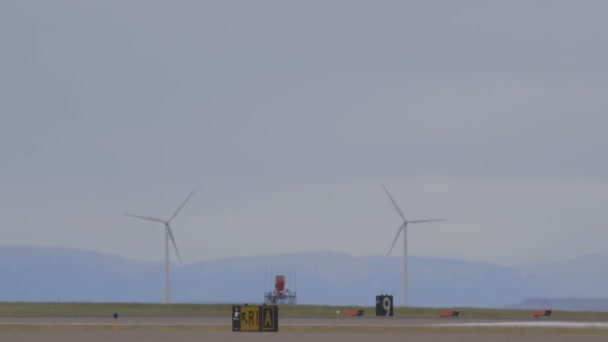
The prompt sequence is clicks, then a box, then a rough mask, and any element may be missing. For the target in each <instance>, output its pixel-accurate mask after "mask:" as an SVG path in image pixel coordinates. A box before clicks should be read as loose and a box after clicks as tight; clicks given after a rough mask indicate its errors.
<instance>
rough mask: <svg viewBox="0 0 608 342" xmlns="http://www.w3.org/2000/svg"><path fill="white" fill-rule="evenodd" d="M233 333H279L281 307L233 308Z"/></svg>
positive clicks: (237, 306)
mask: <svg viewBox="0 0 608 342" xmlns="http://www.w3.org/2000/svg"><path fill="white" fill-rule="evenodd" d="M232 331H279V307H278V306H276V305H270V306H267V305H263V306H248V305H235V306H233V307H232Z"/></svg>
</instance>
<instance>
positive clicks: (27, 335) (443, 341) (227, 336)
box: [0, 331, 606, 342]
mask: <svg viewBox="0 0 608 342" xmlns="http://www.w3.org/2000/svg"><path fill="white" fill-rule="evenodd" d="M0 339H1V340H2V341H10V342H13V341H14V342H33V341H45V342H60V341H61V342H71V341H74V342H76V341H78V342H81V341H90V342H107V341H116V342H122V341H125V342H127V341H145V342H161V341H180V342H189V341H192V342H194V341H197V342H200V341H226V342H233V341H234V342H238V341H247V342H274V341H281V342H283V341H294V342H300V341H302V342H304V341H321V342H330V341H331V342H371V341H383V342H393V341H395V342H396V341H399V342H403V341H408V342H410V341H411V342H482V341H492V342H513V341H517V342H545V341H546V342H566V341H584V342H595V341H598V342H599V341H606V336H597V335H576V336H572V335H538V334H524V335H513V334H508V333H493V334H491V335H488V334H479V333H457V334H453V333H338V332H328V333H315V332H306V333H298V332H278V333H231V332H145V331H137V332H118V333H114V332H101V331H98V332H3V333H0Z"/></svg>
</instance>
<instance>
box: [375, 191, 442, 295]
mask: <svg viewBox="0 0 608 342" xmlns="http://www.w3.org/2000/svg"><path fill="white" fill-rule="evenodd" d="M382 187H383V188H384V192H386V195H387V196H388V198H389V199H390V200H391V202H392V203H393V205H394V206H395V209H396V210H397V212H398V213H399V216H401V219H403V223H402V224H401V226H399V229H398V230H397V235H395V239H394V240H393V244H392V245H391V248H390V249H389V250H388V253H387V254H386V256H389V255H391V252H392V251H393V248H394V247H395V244H396V243H397V239H399V234H401V232H403V306H407V225H408V224H410V223H411V224H415V223H425V222H438V221H445V219H427V220H408V219H406V218H405V215H403V211H401V208H399V206H398V205H397V202H395V199H394V198H393V196H391V194H390V192H388V189H387V188H386V186H384V185H382Z"/></svg>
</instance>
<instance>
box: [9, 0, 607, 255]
mask: <svg viewBox="0 0 608 342" xmlns="http://www.w3.org/2000/svg"><path fill="white" fill-rule="evenodd" d="M606 13H608V2H606V1H599V0H598V1H591V0H589V1H553V0H552V1H528V0H526V1H485V0H484V1H428V0H425V1H352V0H348V1H346V0H345V1H337V0H332V1H325V0H324V1H168V0H167V1H149V0H145V1H144V0H140V1H135V0H132V1H123V0H106V1H82V0H74V1H64V0H57V1H44V0H40V1H27V0H24V1H16V0H15V1H12V0H6V1H1V2H0V120H1V121H0V215H1V216H2V221H1V223H0V241H1V242H0V244H2V245H38V246H68V247H75V248H85V249H93V250H96V251H100V252H103V253H109V254H115V255H121V256H127V257H134V258H139V259H145V260H160V259H161V258H162V256H163V252H162V246H163V231H162V226H160V225H157V224H154V223H148V222H144V221H141V222H140V221H138V220H135V219H131V218H128V217H125V216H124V215H123V214H122V213H123V212H134V213H137V214H143V215H156V216H164V217H168V216H170V215H171V213H172V212H173V210H174V209H175V208H176V206H177V205H178V204H179V203H180V202H181V201H182V200H183V199H184V198H185V197H186V195H187V194H188V192H189V191H191V190H192V189H196V190H197V193H196V195H195V196H194V197H193V198H192V200H191V202H190V203H188V205H187V206H186V207H185V208H184V210H183V211H182V213H181V214H180V216H178V218H177V219H176V220H175V221H174V224H173V225H174V226H173V228H174V233H175V237H176V240H177V243H178V245H179V247H180V251H181V253H182V257H183V259H184V262H186V263H191V262H196V261H200V260H208V259H214V258H222V257H229V256H246V255H257V254H275V253H283V252H292V251H307V250H320V249H331V250H336V251H342V252H347V253H350V254H354V255H370V254H384V253H386V251H387V250H388V247H389V246H390V243H391V241H392V239H393V236H394V234H395V232H396V230H397V228H398V226H399V225H400V220H399V217H398V216H397V214H396V212H395V211H394V209H393V208H392V206H391V204H390V202H389V200H388V199H387V198H386V196H385V194H384V192H383V190H382V184H383V183H384V184H386V185H387V186H388V187H389V189H390V190H391V192H392V193H393V196H394V197H395V199H396V200H397V202H398V203H399V204H400V205H401V207H402V208H403V210H404V211H405V213H406V215H407V216H408V217H409V218H412V219H419V218H429V217H445V218H448V219H449V221H447V222H442V223H433V224H426V225H417V226H412V227H411V228H410V235H409V241H410V252H411V254H414V255H425V256H441V257H454V258H461V259H466V260H478V261H490V262H497V263H501V264H507V265H511V264H518V263H528V262H536V261H542V260H556V259H564V258H569V257H575V256H580V255H585V254H589V253H608V250H607V248H606V244H605V241H607V240H608V229H606V228H608V227H607V224H606V222H608V210H606V205H608V201H607V200H608V178H607V177H608V176H607V175H608V173H607V171H608V161H607V158H606V157H605V151H604V149H605V146H607V143H608V135H607V134H606V128H607V126H608V118H607V116H606V109H607V108H608V92H607V90H608V34H607V33H608V22H607V21H606V20H605V17H606ZM399 246H400V245H399ZM399 246H398V248H396V250H395V252H396V253H395V254H396V255H399V254H400V253H401V248H400V247H399Z"/></svg>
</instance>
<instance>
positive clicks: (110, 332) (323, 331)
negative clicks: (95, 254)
mask: <svg viewBox="0 0 608 342" xmlns="http://www.w3.org/2000/svg"><path fill="white" fill-rule="evenodd" d="M117 322H118V324H117V325H115V324H114V320H113V319H112V318H111V317H27V318H26V317H2V318H0V340H1V341H20V342H33V341H43V340H44V341H51V342H53V341H83V340H87V341H93V342H96V341H100V342H101V341H107V340H110V339H111V340H112V341H146V342H156V341H168V340H170V341H184V342H186V341H229V342H230V341H252V342H256V341H260V342H262V341H267V342H272V341H328V342H329V341H338V342H339V341H349V342H359V341H361V342H364V341H387V342H392V341H403V340H407V341H414V342H426V341H440V342H441V341H445V342H448V341H450V342H454V341H472V342H476V341H487V340H489V339H491V340H492V341H493V342H502V341H522V342H542V341H551V342H561V341H572V340H576V341H589V342H591V341H606V339H607V336H608V322H590V321H551V320H529V321H525V320H519V321H517V320H474V319H459V318H456V319H452V318H450V319H440V318H436V319H413V318H396V317H393V318H384V317H378V318H376V317H352V318H343V317H342V318H339V319H335V318H280V319H279V325H280V328H279V330H280V331H279V332H278V333H269V332H267V333H262V332H253V333H246V332H232V331H231V320H230V317H120V318H119V320H118V321H117Z"/></svg>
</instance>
